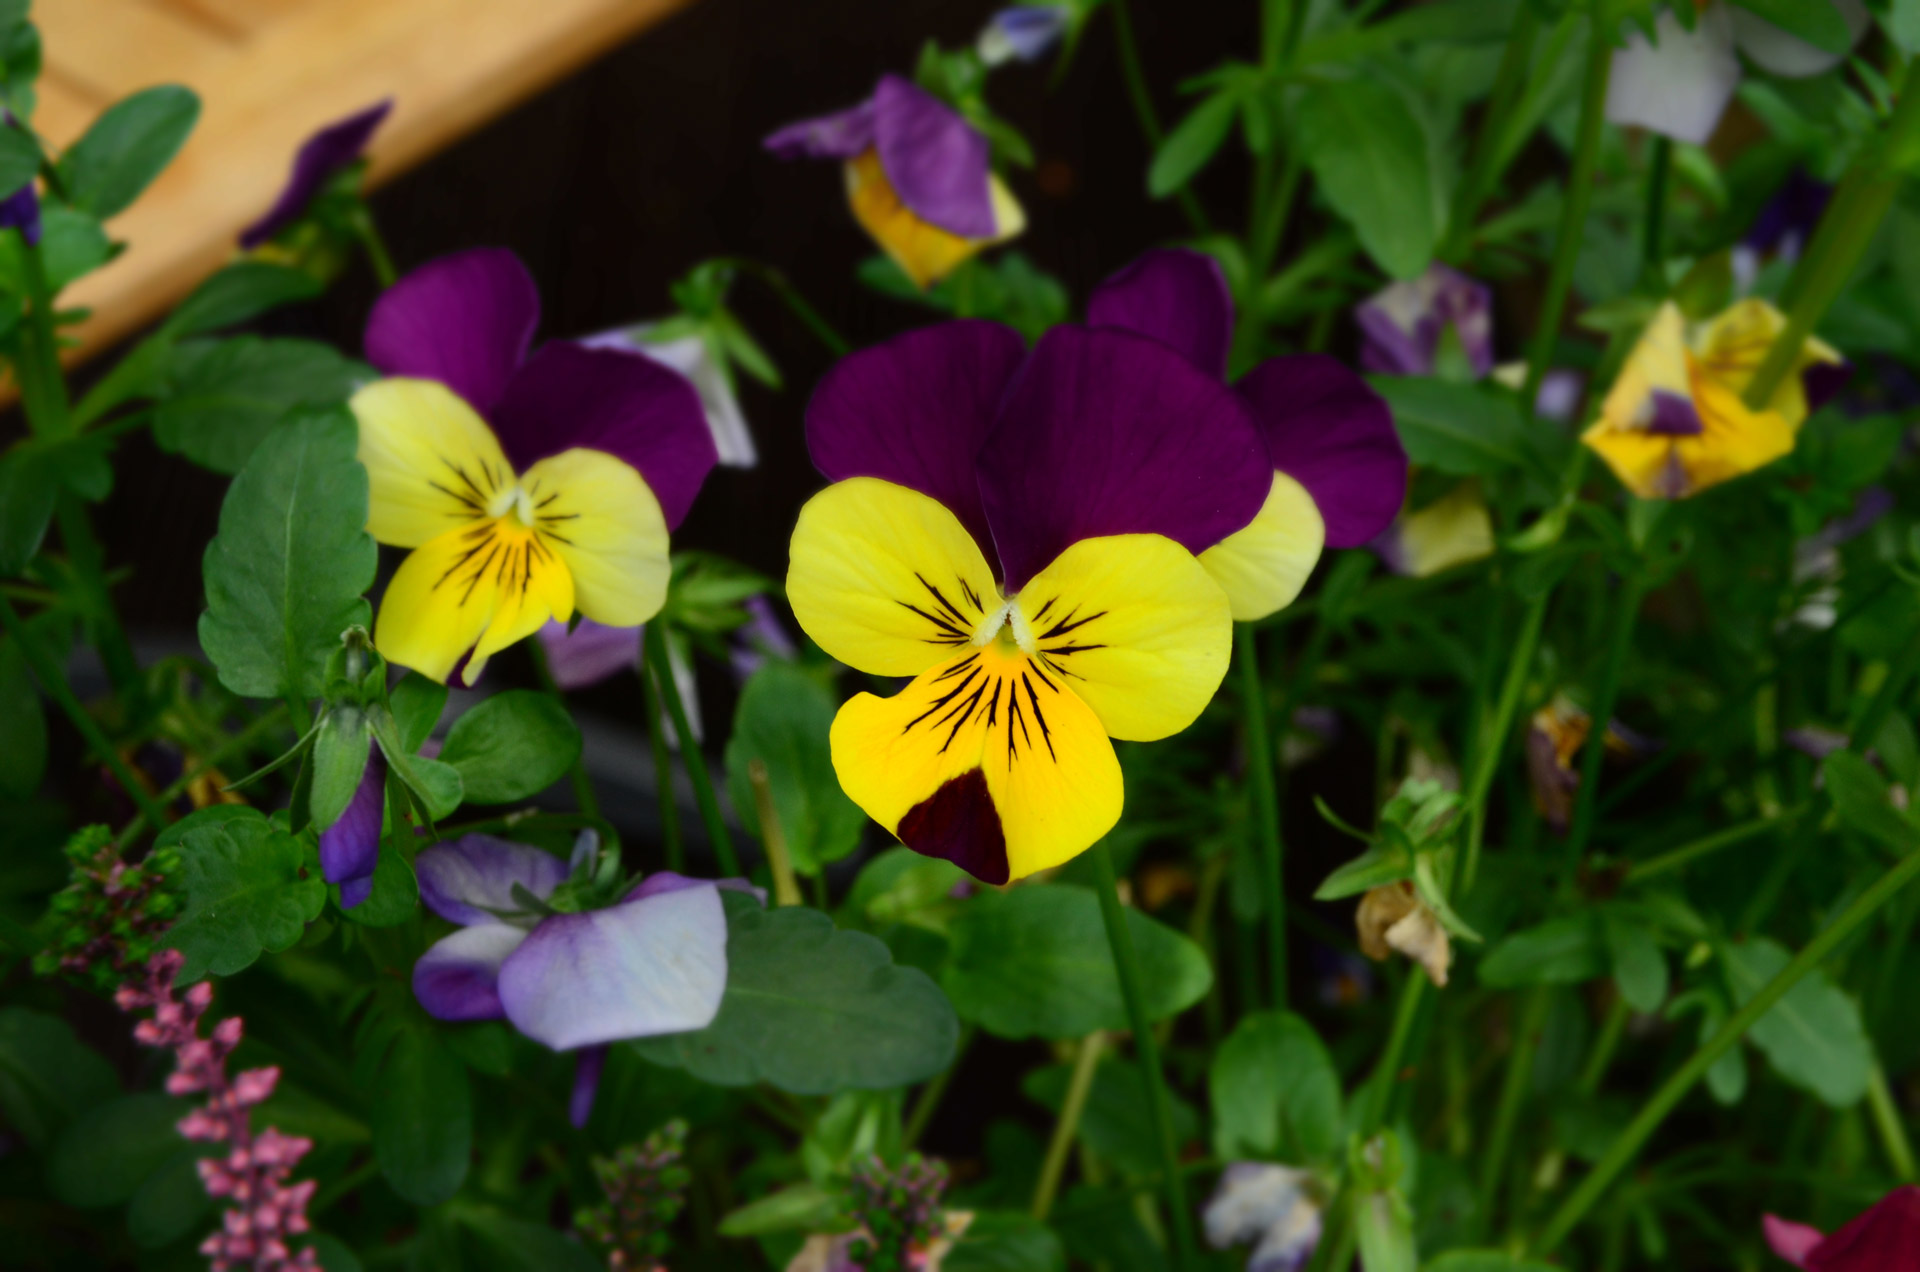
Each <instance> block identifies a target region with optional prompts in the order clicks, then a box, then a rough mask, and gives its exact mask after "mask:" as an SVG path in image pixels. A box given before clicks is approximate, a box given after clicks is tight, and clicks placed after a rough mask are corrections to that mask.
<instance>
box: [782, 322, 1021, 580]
mask: <svg viewBox="0 0 1920 1272" xmlns="http://www.w3.org/2000/svg"><path fill="white" fill-rule="evenodd" d="M1026 354H1027V347H1026V344H1025V342H1024V341H1022V340H1021V339H1020V336H1019V334H1018V333H1016V332H1015V331H1014V330H1013V329H1012V328H1010V327H1003V326H1001V325H1000V324H999V323H993V322H982V321H979V320H978V319H966V320H962V321H960V322H945V323H940V324H938V325H937V326H932V327H922V328H920V329H919V330H917V331H909V332H907V333H906V334H905V335H901V336H896V337H894V338H893V339H892V340H889V341H887V342H886V343H885V344H882V345H877V346H875V347H874V348H872V349H863V350H861V351H860V352H859V353H855V354H852V355H850V356H848V357H845V358H842V359H840V361H839V362H837V363H835V364H834V365H833V369H832V370H830V371H828V372H827V374H826V376H825V378H824V379H822V380H821V381H820V387H819V388H817V389H815V390H814V393H813V400H812V401H811V402H809V403H808V404H807V450H808V452H809V453H811V454H812V456H813V462H814V466H815V467H817V468H818V469H819V470H820V471H821V473H822V474H824V475H825V476H826V478H827V479H828V480H829V481H845V480H846V479H847V478H849V477H878V478H881V479H882V480H884V481H890V482H893V483H895V484H896V485H900V486H905V487H907V488H908V489H911V490H917V491H919V492H920V493H921V494H923V495H929V496H931V497H933V498H934V499H936V500H938V501H939V502H940V503H941V505H942V506H944V507H945V508H947V509H948V510H949V511H950V512H952V513H953V515H954V516H956V517H958V518H960V524H961V525H963V526H965V527H966V528H967V531H968V533H970V534H972V535H973V538H974V541H975V542H976V543H978V544H979V545H980V550H981V551H982V552H984V553H986V554H987V556H988V558H989V559H991V557H992V555H993V537H992V535H991V534H990V533H989V531H988V528H987V518H986V513H985V512H984V511H983V510H982V508H981V506H980V485H979V481H978V479H977V478H976V476H975V473H974V464H975V461H976V460H977V459H978V457H979V454H980V448H981V447H982V446H983V445H985V443H986V440H987V437H988V436H989V435H990V434H991V433H992V432H993V426H994V420H995V416H996V412H997V410H998V408H999V405H1000V399H1001V397H1002V396H1003V395H1004V394H1005V392H1006V388H1007V385H1008V383H1009V382H1010V381H1011V380H1012V379H1013V377H1014V373H1015V372H1016V371H1018V370H1019V368H1020V364H1021V362H1022V360H1023V359H1025V357H1026Z"/></svg>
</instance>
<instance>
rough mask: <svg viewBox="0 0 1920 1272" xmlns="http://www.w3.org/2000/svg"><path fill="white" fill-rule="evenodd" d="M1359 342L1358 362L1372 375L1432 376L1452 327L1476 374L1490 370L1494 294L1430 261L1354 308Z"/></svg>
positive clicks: (1485, 286)
mask: <svg viewBox="0 0 1920 1272" xmlns="http://www.w3.org/2000/svg"><path fill="white" fill-rule="evenodd" d="M1354 320H1355V321H1356V322H1358V323H1359V325H1360V331H1361V334H1362V336H1363V337H1364V340H1363V342H1362V344H1361V348H1360V365H1361V366H1362V367H1364V368H1365V369H1366V370H1368V371H1371V372H1373V373H1375V374H1376V375H1431V374H1433V369H1434V357H1435V355H1436V354H1437V353H1438V352H1439V349H1440V340H1441V337H1442V335H1444V334H1445V332H1446V330H1447V328H1449V327H1451V328H1453V331H1454V335H1455V337H1456V338H1457V339H1458V340H1459V342H1460V348H1461V350H1462V351H1463V352H1464V353H1465V354H1466V355H1467V363H1468V365H1469V366H1471V367H1472V369H1473V373H1474V375H1475V376H1483V375H1486V374H1487V373H1488V372H1489V371H1491V370H1493V292H1492V290H1491V289H1490V288H1488V287H1487V285H1486V284H1485V283H1482V282H1478V281H1476V280H1474V279H1472V278H1469V277H1467V276H1466V275H1465V274H1462V273H1461V272H1460V271H1459V270H1456V269H1451V268H1449V267H1447V266H1445V265H1440V264H1434V265H1430V266H1428V267H1427V272H1426V273H1424V274H1422V275H1421V276H1420V277H1418V278H1413V279H1408V280H1406V281H1404V282H1397V283H1390V284H1388V285H1387V286H1386V287H1383V288H1381V289H1380V290H1379V291H1377V292H1375V293H1374V294H1373V295H1372V296H1370V297H1368V298H1367V300H1366V302H1365V303H1364V304H1362V305H1361V306H1360V307H1359V308H1358V309H1356V310H1355V311H1354Z"/></svg>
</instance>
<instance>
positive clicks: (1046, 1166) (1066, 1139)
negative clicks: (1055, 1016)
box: [1028, 1029, 1107, 1223]
mask: <svg viewBox="0 0 1920 1272" xmlns="http://www.w3.org/2000/svg"><path fill="white" fill-rule="evenodd" d="M1106 1045H1107V1035H1106V1034H1105V1033H1103V1032H1101V1031H1100V1030H1098V1029H1096V1030H1094V1031H1093V1032H1092V1033H1090V1034H1088V1035H1087V1036H1086V1037H1084V1038H1082V1039H1081V1040H1080V1047H1079V1049H1078V1050H1077V1051H1076V1052H1074V1057H1073V1076H1072V1077H1070V1078H1069V1079H1068V1080H1067V1095H1066V1099H1065V1100H1064V1101H1062V1103H1061V1105H1060V1116H1059V1117H1058V1118H1056V1119H1055V1120H1054V1123H1053V1138H1052V1139H1050V1140H1049V1141H1047V1156H1046V1160H1045V1161H1043V1162H1042V1163H1041V1164H1040V1180H1039V1182H1038V1183H1037V1184H1035V1185H1034V1189H1033V1204H1032V1205H1030V1206H1029V1207H1028V1210H1029V1211H1030V1212H1031V1213H1032V1215H1033V1217H1034V1218H1035V1219H1037V1220H1039V1221H1040V1222H1041V1223H1045V1222H1046V1221H1047V1215H1048V1213H1049V1212H1051V1211H1052V1210H1053V1198H1054V1195H1055V1194H1056V1193H1058V1192H1059V1191H1060V1177H1061V1175H1063V1174H1064V1173H1065V1172H1066V1168H1067V1154H1068V1153H1071V1152H1072V1151H1073V1141H1074V1137H1075V1136H1076V1135H1077V1134H1078V1133H1079V1130H1080V1114H1081V1112H1082V1111H1083V1110H1085V1108H1086V1107H1087V1096H1088V1095H1090V1094H1092V1092H1093V1075H1094V1074H1095V1073H1096V1072H1098V1071H1099V1068H1100V1053H1101V1052H1102V1051H1104V1050H1106Z"/></svg>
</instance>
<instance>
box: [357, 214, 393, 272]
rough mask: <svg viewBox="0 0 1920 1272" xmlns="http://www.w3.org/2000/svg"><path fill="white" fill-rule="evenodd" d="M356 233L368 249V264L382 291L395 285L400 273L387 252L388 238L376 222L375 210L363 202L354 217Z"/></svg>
mask: <svg viewBox="0 0 1920 1272" xmlns="http://www.w3.org/2000/svg"><path fill="white" fill-rule="evenodd" d="M353 230H354V235H355V237H357V238H358V239H359V240H360V246H361V247H363V248H365V249H366V253H367V264H368V265H369V266H371V267H372V269H373V277H374V280H375V281H376V282H378V283H379V284H380V288H381V290H382V291H384V290H386V289H387V288H389V287H391V286H393V284H394V283H395V282H396V281H397V280H398V279H399V277H400V273H399V271H398V270H396V269H394V267H393V257H392V256H390V255H388V254H387V240H386V239H385V238H384V237H382V236H381V234H380V227H379V226H378V225H376V224H374V221H373V212H372V211H371V210H370V209H369V208H368V207H367V205H366V204H365V203H362V204H361V205H360V206H359V208H358V209H357V210H356V211H355V213H354V217H353Z"/></svg>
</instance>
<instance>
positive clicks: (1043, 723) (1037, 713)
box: [1020, 671, 1060, 764]
mask: <svg viewBox="0 0 1920 1272" xmlns="http://www.w3.org/2000/svg"><path fill="white" fill-rule="evenodd" d="M1042 679H1045V677H1042ZM1020 680H1021V682H1022V683H1024V684H1025V685H1026V686H1027V701H1028V702H1030V703H1032V704H1033V719H1034V722H1035V723H1036V724H1038V725H1039V726H1040V740H1041V741H1042V742H1045V743H1046V744H1047V754H1048V755H1049V756H1051V757H1052V759H1053V762H1054V763H1055V764H1058V763H1059V762H1060V757H1059V756H1057V755H1054V753H1053V730H1052V729H1049V728H1048V727H1047V713H1046V712H1044V711H1042V710H1041V709H1040V695H1039V694H1037V693H1035V692H1034V691H1033V681H1031V680H1028V679H1027V673H1026V672H1024V671H1023V672H1021V673H1020Z"/></svg>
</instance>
